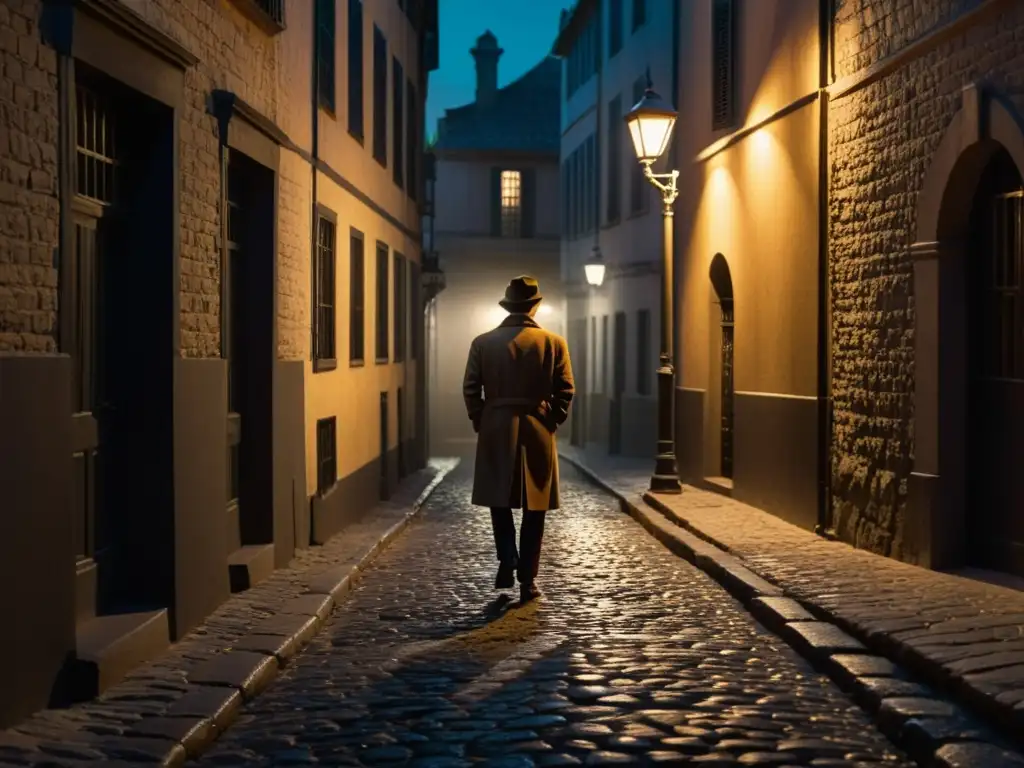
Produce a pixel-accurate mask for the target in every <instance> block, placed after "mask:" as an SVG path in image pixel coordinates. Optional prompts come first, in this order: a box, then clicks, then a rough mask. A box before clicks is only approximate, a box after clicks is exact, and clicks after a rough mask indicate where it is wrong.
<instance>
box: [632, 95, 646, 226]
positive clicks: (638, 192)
mask: <svg viewBox="0 0 1024 768" xmlns="http://www.w3.org/2000/svg"><path fill="white" fill-rule="evenodd" d="M646 90H647V78H646V77H643V76H641V77H638V78H637V79H636V82H634V83H633V103H634V104H636V103H638V102H639V101H640V100H641V99H642V98H643V97H644V91H646ZM630 167H631V168H632V171H630V175H629V212H630V213H633V214H636V213H646V212H647V210H648V208H649V205H650V199H651V196H650V191H649V187H648V185H647V179H645V178H644V168H643V166H642V165H640V163H631V164H630Z"/></svg>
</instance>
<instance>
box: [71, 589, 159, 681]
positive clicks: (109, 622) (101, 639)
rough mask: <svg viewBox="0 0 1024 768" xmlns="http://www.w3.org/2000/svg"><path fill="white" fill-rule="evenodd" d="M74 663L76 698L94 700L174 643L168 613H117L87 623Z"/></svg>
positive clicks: (80, 633)
mask: <svg viewBox="0 0 1024 768" xmlns="http://www.w3.org/2000/svg"><path fill="white" fill-rule="evenodd" d="M75 640H76V643H75V645H76V648H75V659H74V661H72V662H71V666H72V680H73V686H72V691H71V695H72V697H73V698H74V699H76V700H79V701H85V700H88V699H93V698H95V697H96V696H98V695H99V694H101V693H103V691H105V690H106V689H107V688H109V687H110V686H112V685H114V684H115V683H118V682H120V681H121V680H122V679H123V678H124V676H125V675H127V674H128V673H129V672H131V671H132V670H133V669H135V668H136V667H137V666H139V665H140V664H142V663H143V662H145V661H148V660H149V659H152V658H154V657H155V656H157V655H158V654H160V653H161V652H162V651H164V650H166V649H167V648H168V647H169V646H170V644H171V641H170V629H169V626H168V620H167V610H166V609H165V608H161V609H159V610H156V611H138V612H132V613H115V614H108V615H102V616H96V617H95V618H92V619H89V620H87V621H83V622H82V623H81V624H79V625H78V628H77V629H76V631H75Z"/></svg>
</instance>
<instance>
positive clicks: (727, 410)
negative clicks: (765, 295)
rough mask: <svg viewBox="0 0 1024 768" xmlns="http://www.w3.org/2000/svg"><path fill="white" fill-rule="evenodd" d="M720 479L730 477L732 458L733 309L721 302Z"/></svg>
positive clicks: (728, 302) (729, 303)
mask: <svg viewBox="0 0 1024 768" xmlns="http://www.w3.org/2000/svg"><path fill="white" fill-rule="evenodd" d="M721 306H722V435H721V440H722V459H721V461H722V477H730V478H731V477H732V458H733V455H732V454H733V330H734V328H733V308H732V300H731V299H729V300H723V301H722V305H721Z"/></svg>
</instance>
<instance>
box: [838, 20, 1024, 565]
mask: <svg viewBox="0 0 1024 768" xmlns="http://www.w3.org/2000/svg"><path fill="white" fill-rule="evenodd" d="M864 5H865V6H867V7H868V8H869V9H870V13H863V14H862V13H859V12H857V11H856V10H855V8H854V6H853V4H852V3H841V4H838V5H837V7H836V8H835V17H834V20H833V27H832V34H833V39H834V51H833V56H832V62H831V66H832V67H833V71H832V80H833V82H832V84H831V85H830V87H829V109H828V120H829V130H828V139H829V145H830V152H829V154H830V171H829V186H830V195H829V206H828V214H829V225H830V234H829V238H830V257H831V273H832V281H831V282H832V295H833V328H834V330H833V335H832V341H833V359H834V364H833V369H832V370H833V384H832V394H833V398H834V403H835V406H834V409H835V428H834V436H833V443H832V446H833V456H832V465H833V484H832V497H833V503H832V508H831V515H832V517H831V525H832V526H833V527H834V528H835V529H836V531H838V532H839V534H840V535H841V536H843V538H845V539H847V540H849V541H852V542H854V543H856V544H858V545H859V546H863V547H866V548H870V549H873V550H875V551H878V552H884V553H888V554H891V555H893V556H896V557H900V558H903V559H906V560H910V561H911V562H917V563H921V564H924V565H930V566H932V567H938V568H949V567H957V566H962V565H970V566H974V567H979V568H983V569H989V570H995V571H1000V572H1006V573H1012V574H1015V575H1017V576H1024V512H1022V509H1024V493H1022V487H1024V486H1022V485H1021V479H1020V472H1019V471H1018V470H1017V467H1016V464H1015V461H1016V459H1015V457H1018V456H1020V455H1021V449H1022V443H1021V435H1022V434H1024V432H1021V430H1020V424H1021V414H1022V413H1024V411H1022V404H1024V367H1022V364H1024V347H1022V339H1024V315H1022V314H1021V309H1020V307H1021V301H1020V299H1019V298H1018V297H1019V296H1020V290H1021V288H1020V285H1021V282H1020V269H1021V263H1022V249H1024V238H1022V235H1021V214H1022V201H1024V197H1022V183H1021V174H1022V173H1024V132H1022V126H1024V97H1022V95H1021V93H1020V88H1019V83H1020V80H1021V77H1022V76H1024V48H1022V47H1021V33H1022V31H1024V7H1022V6H1021V4H1020V3H1017V2H1013V0H932V1H931V2H926V3H923V4H921V6H920V8H918V9H916V10H917V12H916V13H914V14H910V15H904V14H902V13H901V12H900V10H899V8H898V5H899V4H898V3H895V2H891V1H889V2H887V1H885V0H872V1H871V2H868V3H866V4H864ZM882 30H884V33H883V32H882Z"/></svg>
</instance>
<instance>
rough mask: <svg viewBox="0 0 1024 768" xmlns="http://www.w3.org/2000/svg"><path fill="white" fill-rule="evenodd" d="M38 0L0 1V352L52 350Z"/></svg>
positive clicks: (51, 241)
mask: <svg viewBox="0 0 1024 768" xmlns="http://www.w3.org/2000/svg"><path fill="white" fill-rule="evenodd" d="M40 6H41V0H0V73H2V76H0V352H2V351H11V350H17V351H24V352H51V351H53V350H54V349H56V335H57V334H56V319H57V314H56V310H57V270H56V269H55V268H54V253H55V248H56V246H57V234H58V203H57V59H56V56H55V54H54V52H53V50H52V49H51V48H47V47H46V46H44V45H42V44H41V43H40V42H39V29H38V19H39V12H40Z"/></svg>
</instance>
